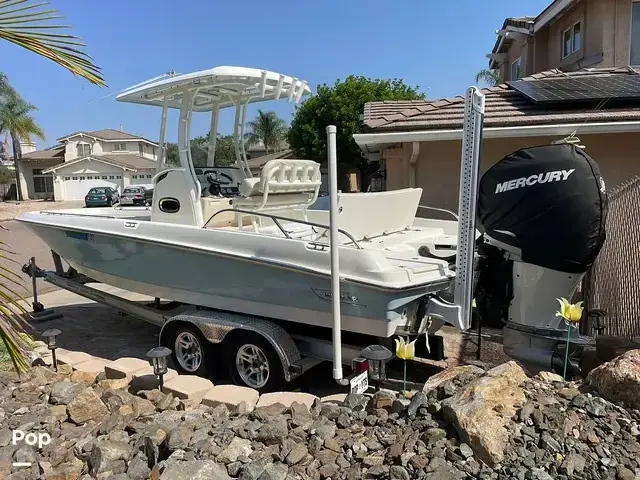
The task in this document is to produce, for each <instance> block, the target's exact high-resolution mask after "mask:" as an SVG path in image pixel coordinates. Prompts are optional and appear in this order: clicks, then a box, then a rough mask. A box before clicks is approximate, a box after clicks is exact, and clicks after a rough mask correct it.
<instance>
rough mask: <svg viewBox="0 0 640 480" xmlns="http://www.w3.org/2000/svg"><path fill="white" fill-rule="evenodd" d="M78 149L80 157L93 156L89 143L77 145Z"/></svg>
mask: <svg viewBox="0 0 640 480" xmlns="http://www.w3.org/2000/svg"><path fill="white" fill-rule="evenodd" d="M76 149H77V151H78V157H80V158H82V157H86V156H87V155H90V154H91V145H90V144H88V143H79V144H78V145H76Z"/></svg>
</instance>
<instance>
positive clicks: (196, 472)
mask: <svg viewBox="0 0 640 480" xmlns="http://www.w3.org/2000/svg"><path fill="white" fill-rule="evenodd" d="M185 479H189V480H230V479H231V477H230V476H229V474H228V473H227V470H226V469H225V468H224V467H223V466H222V465H220V464H218V463H216V462H214V461H213V460H192V461H190V462H176V463H174V464H172V465H169V466H168V467H167V468H166V469H165V471H164V472H162V475H160V480H185Z"/></svg>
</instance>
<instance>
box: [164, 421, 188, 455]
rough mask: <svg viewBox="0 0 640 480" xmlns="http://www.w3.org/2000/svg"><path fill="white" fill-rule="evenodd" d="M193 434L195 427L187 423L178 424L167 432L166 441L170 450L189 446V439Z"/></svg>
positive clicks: (183, 448)
mask: <svg viewBox="0 0 640 480" xmlns="http://www.w3.org/2000/svg"><path fill="white" fill-rule="evenodd" d="M192 435H193V429H192V428H191V427H189V426H187V425H184V424H182V425H178V426H177V427H176V428H174V429H172V430H171V431H170V432H169V433H168V434H167V439H166V441H165V443H166V445H167V448H168V449H169V451H171V452H174V451H176V450H185V449H186V448H187V447H188V446H189V440H191V436H192Z"/></svg>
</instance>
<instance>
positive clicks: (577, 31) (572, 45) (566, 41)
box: [562, 22, 582, 58]
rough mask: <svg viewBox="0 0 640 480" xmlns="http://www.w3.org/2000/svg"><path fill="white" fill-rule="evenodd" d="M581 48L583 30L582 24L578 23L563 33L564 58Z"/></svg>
mask: <svg viewBox="0 0 640 480" xmlns="http://www.w3.org/2000/svg"><path fill="white" fill-rule="evenodd" d="M581 46H582V28H581V25H580V22H578V23H576V24H574V25H573V26H571V27H569V28H567V29H566V30H565V31H564V32H563V33H562V58H565V57H568V56H569V55H571V54H572V53H574V52H577V51H578V50H580V47H581Z"/></svg>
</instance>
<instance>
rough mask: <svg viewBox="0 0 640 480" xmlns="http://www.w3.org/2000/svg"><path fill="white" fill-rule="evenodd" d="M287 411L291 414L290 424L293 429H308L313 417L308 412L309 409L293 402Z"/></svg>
mask: <svg viewBox="0 0 640 480" xmlns="http://www.w3.org/2000/svg"><path fill="white" fill-rule="evenodd" d="M289 411H290V412H291V424H292V425H293V426H294V427H303V428H309V426H310V425H311V424H312V423H313V417H312V416H311V413H310V412H309V407H307V406H306V405H305V404H304V403H300V402H293V403H292V404H291V407H290V408H289Z"/></svg>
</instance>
